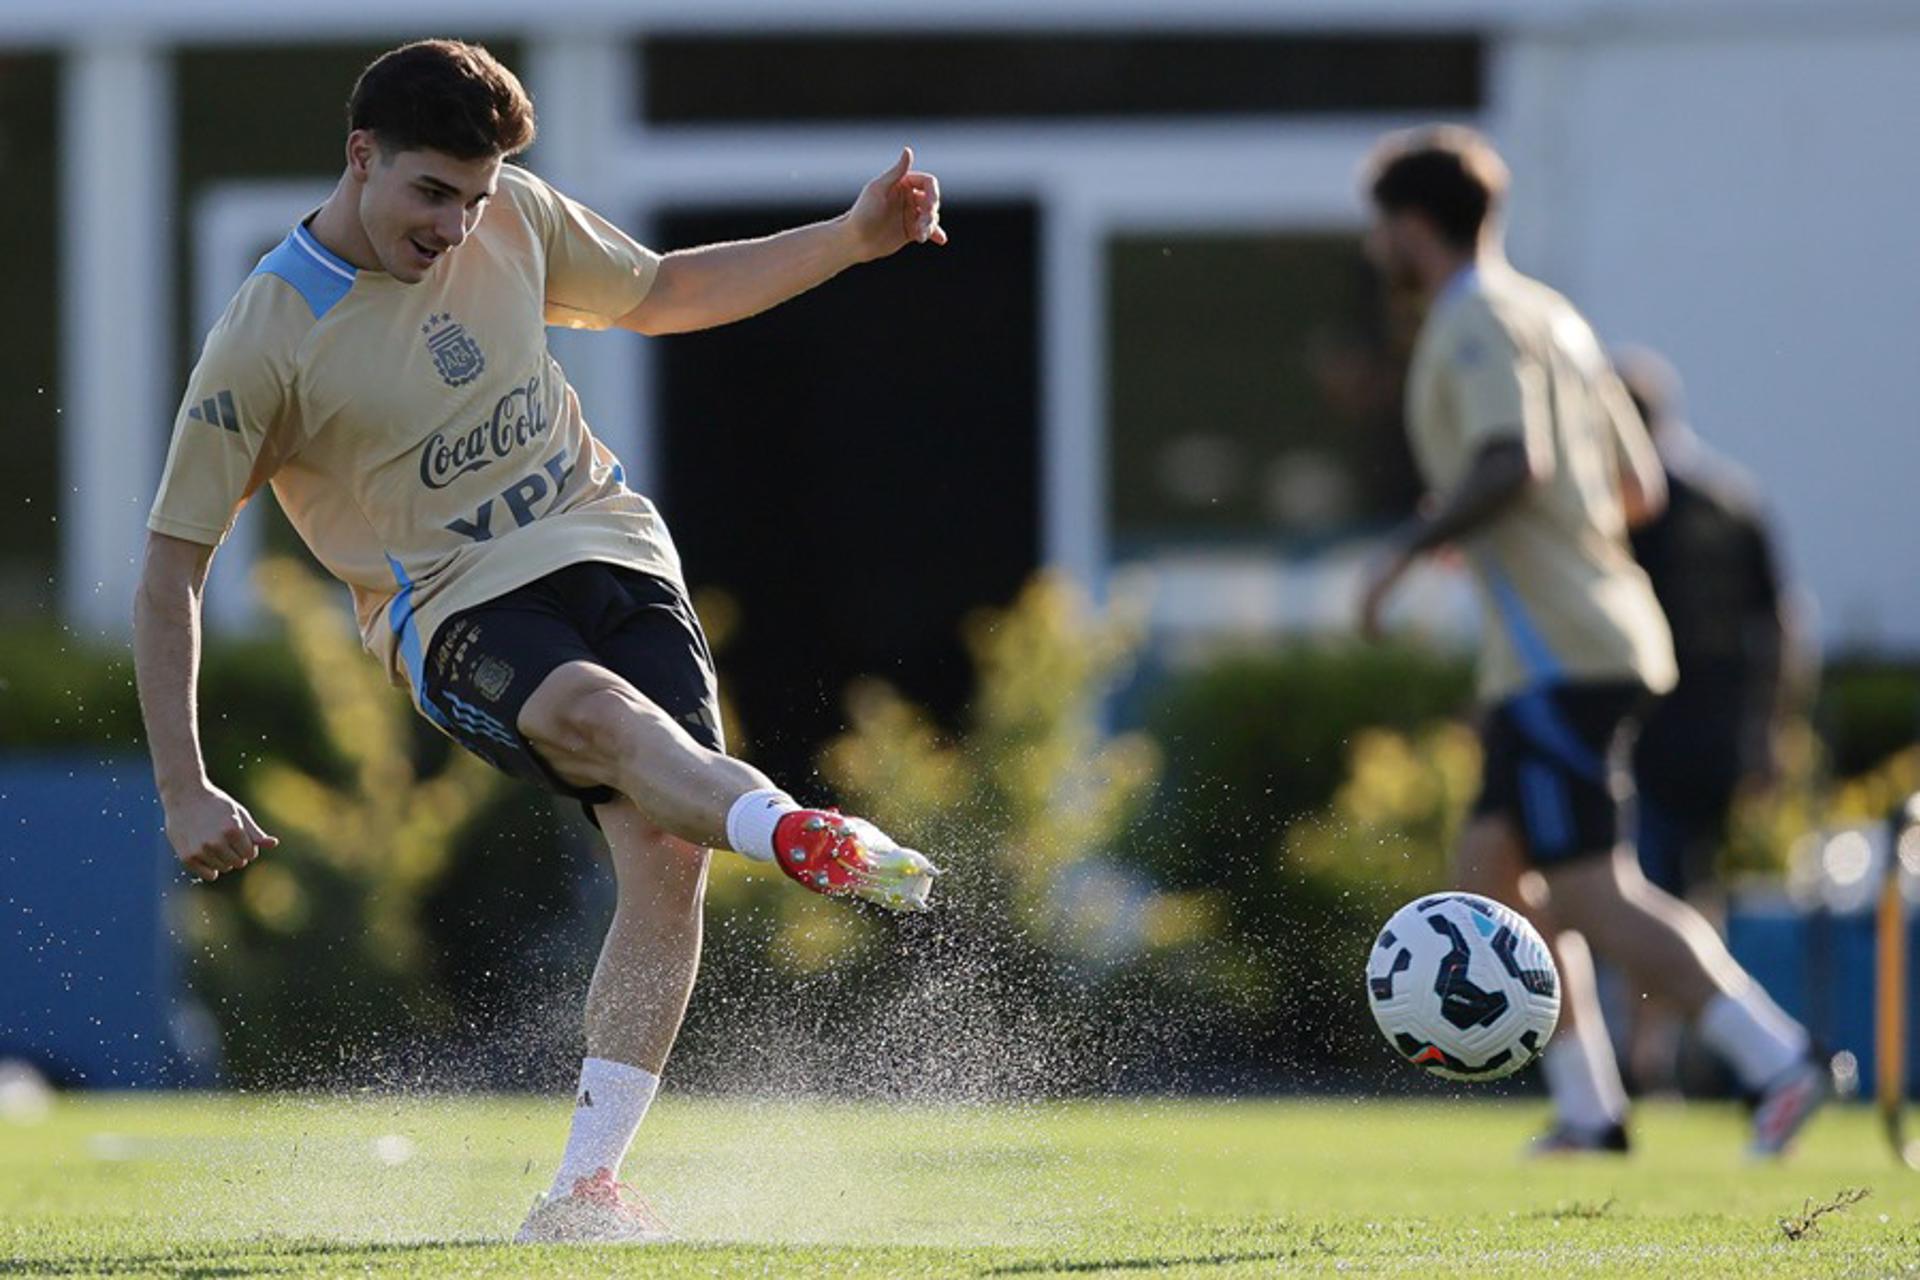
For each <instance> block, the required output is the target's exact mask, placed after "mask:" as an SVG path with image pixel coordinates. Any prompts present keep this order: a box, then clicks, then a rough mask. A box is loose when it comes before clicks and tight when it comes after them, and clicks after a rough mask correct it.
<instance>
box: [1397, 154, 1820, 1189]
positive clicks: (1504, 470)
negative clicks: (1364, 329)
mask: <svg viewBox="0 0 1920 1280" xmlns="http://www.w3.org/2000/svg"><path fill="white" fill-rule="evenodd" d="M1506 186H1507V177H1506V169H1505V166H1504V165H1503V164H1502V163H1501V161H1500V158H1499V156H1498V155H1496V154H1495V153H1494V151H1493V149H1492V147H1491V146H1489V145H1488V144H1487V142H1486V141H1485V140H1484V139H1482V138H1481V137H1480V136H1479V135H1477V134H1475V133H1473V132H1472V131H1470V130H1466V129H1460V128H1454V127H1443V128H1437V129H1429V130H1422V131H1417V132H1414V133H1410V134H1396V135H1392V136H1390V137H1388V138H1387V139H1385V140H1383V141H1382V142H1381V144H1380V145H1379V147H1378V148H1377V149H1376V151H1375V153H1374V155H1373V156H1372V157H1371V159H1370V162H1369V166H1368V171H1367V189H1368V195H1369V197H1370V199H1371V202H1372V206H1373V213H1374V220H1373V227H1372V230H1371V233H1370V235H1369V237H1368V247H1369V251H1370V252H1371V253H1372V255H1373V256H1374V259H1375V261H1376V262H1377V263H1378V264H1379V266H1380V268H1381V270H1382V272H1383V273H1384V275H1385V276H1386V278H1387V281H1388V283H1389V284H1390V285H1392V286H1394V287H1396V288H1403V289H1407V290H1411V291H1413V292H1414V293H1416V294H1418V295H1419V296H1420V297H1422V298H1423V299H1424V300H1425V302H1426V304H1427V315H1426V320H1425V322H1424V324H1423V326H1422V328H1421V332H1420V337H1419V340H1418V342H1417V343H1416V345H1415V348H1414V352H1413V357H1412V364H1411V367H1410V369H1409V371H1408V375H1407V376H1408V392H1407V415H1408V430H1409V433H1410V435H1411V438H1412V441H1413V446H1414V453H1415V456H1416V458H1417V459H1418V461H1419V464H1420V468H1421V471H1422V473H1423V475H1424V476H1425V478H1426V481H1427V485H1428V488H1429V490H1430V494H1431V499H1430V502H1429V504H1428V506H1427V509H1424V510H1423V511H1422V513H1421V514H1419V515H1417V516H1416V517H1414V518H1413V519H1412V520H1410V521H1408V522H1407V524H1406V525H1405V526H1404V527H1403V528H1401V529H1400V530H1399V531H1397V533H1396V534H1395V535H1394V537H1393V538H1392V540H1391V542H1390V544H1389V547H1388V549H1387V550H1386V552H1385V553H1384V554H1383V555H1381V556H1380V557H1379V559H1378V560H1377V561H1376V562H1375V563H1374V564H1373V565H1372V566H1371V567H1370V568H1369V570H1368V574H1367V578H1366V582H1365V584H1364V588H1363V591H1362V596H1361V603H1360V626H1361V629H1362V631H1363V632H1364V633H1365V634H1367V635H1370V636H1374V635H1378V634H1379V631H1380V620H1381V611H1382V608H1383V607H1384V605H1385V602H1386V600H1387V598H1388V596H1389V595H1390V594H1391V592H1392V591H1393V589H1394V587H1395V585H1396V584H1397V583H1398V582H1399V580H1400V578H1401V577H1402V576H1403V575H1404V574H1405V573H1406V571H1407V570H1408V568H1410V567H1411V566H1412V565H1413V564H1414V562H1415V561H1416V560H1418V559H1419V558H1420V557H1421V556H1423V555H1426V554H1427V553H1429V552H1432V551H1434V550H1436V549H1437V548H1440V547H1443V546H1449V545H1452V546H1456V547H1458V548H1459V549H1460V550H1461V551H1462V552H1463V553H1464V555H1465V558H1466V560H1467V561H1468V563H1469V564H1470V565H1471V567H1472V570H1473V576H1474V579H1475V582H1476V585H1477V586H1478V588H1479V591H1480V594H1481V596H1482V598H1483V600H1484V602H1485V605H1486V616H1487V623H1486V628H1485V638H1484V641H1483V649H1482V652H1481V666H1480V696H1481V699H1482V701H1483V703H1484V708H1483V710H1484V716H1485V719H1484V724H1483V730H1482V733H1483V743H1484V747H1485V753H1484V754H1485V765H1484V778H1483V782H1482V790H1481V794H1480V798H1479V800H1478V801H1477V802H1476V804H1475V806H1474V811H1473V815H1472V818H1471V820H1470V821H1469V823H1468V825H1467V827H1466V828H1465V830H1464V831H1463V832H1462V833H1461V837H1460V843H1459V848H1458V849H1457V850H1456V874H1457V877H1458V880H1459V885H1460V887H1461V888H1463V889H1467V890H1470V891H1472V892H1476V893H1481V894H1485V895H1486V896H1488V897H1492V898H1496V899H1499V900H1500V901H1503V902H1507V903H1510V904H1511V905H1513V906H1515V907H1517V908H1519V909H1520V910H1522V911H1524V912H1526V913H1527V914H1528V915H1529V916H1530V917H1531V918H1532V919H1533V920H1534V922H1535V924H1536V925H1537V926H1538V927H1539V928H1540V931H1541V933H1542V934H1543V935H1544V936H1546V937H1547V938H1548V939H1549V940H1550V941H1551V942H1552V944H1553V946H1554V953H1555V958H1556V960H1557V961H1558V963H1559V967H1560V973H1561V978H1562V981H1563V983H1564V991H1563V999H1562V1004H1561V1010H1562V1011H1561V1028H1560V1031H1559V1033H1558V1034H1556V1035H1555V1037H1554V1039H1553V1041H1552V1043H1551V1044H1550V1045H1549V1046H1548V1049H1547V1052H1546V1055H1545V1057H1544V1059H1543V1066H1544V1069H1545V1071H1546V1075H1547V1081H1548V1085H1549V1087H1550V1089H1551V1091H1552V1094H1553V1099H1554V1104H1555V1110H1556V1122H1555V1124H1554V1126H1553V1128H1552V1129H1551V1130H1550V1131H1549V1132H1548V1133H1547V1134H1546V1135H1545V1136H1544V1137H1543V1138H1542V1139H1541V1140H1540V1141H1539V1142H1538V1143H1537V1144H1536V1146H1535V1150H1536V1151H1539V1152H1541V1153H1553V1152H1564V1151H1589V1150H1590V1151H1607V1150H1612V1151H1624V1150H1626V1149H1627V1143H1628V1139H1627V1131H1626V1125H1625V1121H1626V1111H1627V1100H1626V1092H1625V1089H1624V1088H1623V1086H1622V1084H1621V1080H1620V1072H1619V1067H1618V1065H1617V1063H1616V1060H1615V1058H1614V1053H1613V1047H1612V1044H1611V1042H1610V1041H1609V1039H1608V1036H1607V1033H1606V1027H1605V1025H1604V1023H1603V1021H1602V1018H1601V1013H1600V1007H1599V1002H1598V1000H1597V998H1596V996H1595V991H1594V975H1593V964H1592V958H1591V955H1590V953H1589V951H1588V946H1589V944H1590V945H1591V947H1592V949H1593V951H1595V952H1598V953H1599V954H1600V955H1601V956H1602V957H1604V958H1606V959H1609V960H1611V961H1612V962H1614V963H1616V964H1618V965H1620V966H1621V967H1622V968H1623V969H1625V970H1626V971H1627V972H1628V973H1629V974H1630V975H1631V976H1632V978H1633V979H1634V980H1635V981H1636V982H1638V983H1639V984H1640V985H1641V986H1642V987H1643V988H1644V989H1646V990H1648V991H1651V992H1657V993H1659V994H1660V995H1661V996H1662V997H1663V998H1664V999H1666V1000H1668V1001H1670V1002H1671V1003H1672V1004H1673V1005H1674V1006H1675V1007H1677V1008H1679V1009H1681V1010H1682V1011H1683V1012H1684V1013H1685V1014H1686V1015H1687V1016H1688V1017H1690V1018H1692V1019H1695V1020H1696V1021H1697V1024H1698V1026H1699V1028H1700V1032H1701V1035H1702V1037H1703V1038H1704V1039H1705V1040H1706V1042H1707V1043H1708V1044H1710V1045H1711V1046H1713V1047H1714V1048H1715V1049H1716V1050H1717V1051H1718V1052H1720V1053H1721V1054H1722V1055H1723V1056H1724V1057H1725V1058H1726V1059H1727V1060H1728V1062H1729V1064H1730V1065H1731V1066H1732V1067H1733V1069H1734V1071H1735V1072H1736V1073H1737V1074H1738V1075H1739V1077H1740V1079H1741V1080H1742V1082H1743V1083H1744V1084H1745V1085H1746V1086H1747V1087H1748V1088H1750V1089H1751V1090H1752V1091H1753V1092H1754V1094H1755V1096H1756V1097H1757V1099H1758V1107H1757V1109H1756V1111H1755V1115H1754V1127H1753V1150H1754V1151H1755V1152H1756V1153H1759V1154H1777V1153H1778V1152H1780V1151H1782V1150H1783V1149H1784V1148H1785V1147H1786V1145H1787V1144H1788V1142H1789V1141H1790V1140H1791V1139H1792V1138H1793V1136H1794V1134H1795V1133H1796V1132H1798V1130H1799V1129H1800V1127H1801V1126H1802V1125H1803V1124H1804V1123H1805V1122H1806V1120H1807V1119H1808V1117H1809V1116H1811V1115H1812V1114H1813V1112H1814V1111H1815V1110H1816V1109H1817V1108H1818V1106H1819V1105H1820V1103H1821V1102H1822V1101H1823V1100H1824V1099H1825V1098H1826V1097H1827V1094H1828V1090H1829V1083H1828V1080H1827V1076H1826V1073H1825V1071H1824V1070H1823V1069H1822V1068H1821V1067H1819V1066H1818V1065H1817V1064H1816V1063H1815V1062H1814V1061H1813V1058H1812V1056H1811V1053H1810V1049H1809V1044H1808V1038H1807V1034H1806V1032H1805V1030H1804V1029H1803V1028H1802V1027H1801V1026H1800V1025H1799V1024H1798V1023H1796V1022H1794V1021H1793V1020H1792V1019H1791V1018H1789V1017H1787V1016H1786V1014H1785V1013H1783V1012H1782V1011H1781V1010H1780V1009H1779V1007H1778V1006H1776V1005H1775V1004H1774V1003H1773V1001H1772V1000H1770V999H1769V998H1768V997H1767V995H1766V993H1765V992H1764V991H1763V990H1761V989H1760V987H1759V986H1758V984H1756V983H1755V982H1754V981H1753V979H1752V978H1751V977H1749V976H1748V975H1747V973H1746V972H1745V971H1744V970H1742V969H1741V968H1740V966H1739V965H1738V963H1736V962H1735V961H1734V959H1733V957H1732V956H1731V955H1729V954H1728V952H1727V949H1726V947H1725V945H1724V944H1723V943H1722V942H1721V940H1720V937H1719V935H1718V934H1716V933H1715V932H1714V930H1713V928H1712V926H1711V925H1709V924H1708V923H1707V922H1706V921H1705V920H1704V919H1702V918H1701V917H1700V915H1699V913H1698V912H1696V911H1694V910H1693V909H1692V908H1691V907H1689V906H1687V905H1686V904H1685V903H1684V902H1681V901H1679V900H1677V899H1675V898H1673V897H1672V896H1671V895H1669V894H1667V893H1665V892H1663V891H1661V890H1660V889H1658V888H1655V887H1654V886H1653V885H1651V884H1649V883H1648V882H1647V880H1646V879H1645V877H1644V876H1642V875H1641V873H1640V868H1639V864H1638V862H1637V861H1636V860H1635V857H1634V853H1633V849H1632V842H1631V838H1630V833H1627V832H1624V831H1622V830H1621V828H1620V812H1621V801H1622V800H1623V798H1625V796H1626V795H1627V794H1628V793H1629V792H1630V790H1631V781H1630V778H1629V775H1628V772H1627V754H1628V751H1629V749H1630V746H1631V743H1632V740H1633V735H1634V731H1635V729H1636V728H1637V726H1638V723H1639V719H1640V717H1641V716H1642V715H1643V714H1644V712H1645V710H1646V708H1647V706H1648V705H1649V703H1650V702H1651V701H1652V699H1653V698H1654V697H1655V696H1656V695H1659V694H1662V693H1665V692H1667V691H1668V690H1669V689H1671V688H1672V687H1673V685H1674V679H1675V670H1674V657H1673V644H1672V640H1671V638H1670V635H1669V632H1668V629H1667V623H1666V620H1665V618H1664V617H1663V616H1662V615H1661V612H1660V606H1659V604H1658V603H1657V602H1656V600H1655V599H1654V594H1653V590H1652V588H1651V587H1650V586H1649V585H1648V582H1647V577H1646V574H1645V573H1643V572H1642V571H1641V569H1640V568H1639V566H1638V565H1636V564H1635V563H1634V561H1633V557H1632V555H1631V553H1630V551H1629V549H1628V545H1627V527H1628V525H1629V524H1630V523H1636V522H1638V521H1641V520H1644V519H1645V518H1646V517H1647V516H1649V515H1651V514H1652V513H1653V512H1654V511H1657V510H1658V509H1659V507H1660V506H1661V504H1662V502H1663V501H1664V498H1665V486H1664V484H1663V482H1662V477H1661V471H1660V466H1659V462H1658V459H1657V458H1656V457H1655V454H1654V450H1653V445H1652V442H1651V441H1650V440H1649V439H1648V438H1647V434H1646V430H1645V427H1644V426H1643V425H1642V423H1641V421H1640V418H1639V415H1638V414H1637V413H1635V411H1634V408H1633V405H1632V403H1631V401H1630V400H1629V399H1628V397H1627V393H1626V391H1625V389H1624V388H1623V387H1622V386H1621V385H1620V381H1619V379H1618V378H1617V377H1616V376H1615V375H1614V373H1613V370H1612V368H1611V367H1610V366H1609V364H1608V362H1607V358H1606V355H1605V353H1604V352H1603V351H1602V349H1601V347H1600V344H1599V342H1598V340H1597V339H1596V338H1595V337H1594V334H1593V331H1592V329H1591V328H1590V327H1589V326H1588V325H1587V323H1586V321H1585V320H1584V319H1582V318H1581V317H1580V315H1579V313H1578V312H1576V311H1575V310H1574V309H1573V307H1572V306H1571V305H1569V304H1568V302H1567V301H1566V299H1564V298H1562V297H1560V296H1559V295H1558V294H1556V293H1554V292H1553V291H1552V290H1550V289H1548V288H1547V287H1546V286H1544V285H1542V284H1540V283H1538V282H1537V281H1534V280H1531V279H1528V278H1527V277H1525V276H1523V275H1521V274H1519V273H1518V272H1517V271H1515V270H1514V269H1513V268H1512V267H1511V266H1509V265H1508V264H1507V262H1506V258H1505V254H1504V251H1503V248H1502V244H1501V237H1500V227H1499V215H1500V206H1501V203H1502V200H1503V198H1504V196H1505V193H1506Z"/></svg>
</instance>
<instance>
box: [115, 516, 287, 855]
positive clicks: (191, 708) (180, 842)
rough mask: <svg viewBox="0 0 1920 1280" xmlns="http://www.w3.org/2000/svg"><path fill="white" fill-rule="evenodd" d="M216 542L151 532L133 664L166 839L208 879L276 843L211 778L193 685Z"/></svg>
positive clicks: (136, 620) (137, 607) (136, 602)
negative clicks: (202, 603)
mask: <svg viewBox="0 0 1920 1280" xmlns="http://www.w3.org/2000/svg"><path fill="white" fill-rule="evenodd" d="M212 562H213V548H212V547H209V546H205V545H202V544H201V543H197V542H189V541H187V540H185V539H184V538H174V537H169V536H168V535H166V534H163V533H150V534H148V535H147V554H146V560H145V563H144V564H143V565H142V567H141V570H140V588H139V591H138V592H137V593H136V595H135V596H134V604H133V665H134V675H135V678H136V679H137V681H138V682H139V686H140V715H141V717H142V719H144V720H145V721H146V726H147V750H148V752H149V753H150V754H151V755H152V757H153V778H154V782H155V784H156V785H157V786H158V788H159V791H160V803H161V804H162V806H163V807H164V808H165V810H166V820H167V842H168V843H169V844H171V845H172V846H173V851H174V855H175V856H176V857H178V858H179V859H180V861H181V863H182V864H184V865H185V866H186V868H187V869H188V870H189V871H191V872H193V874H194V875H196V876H199V877H200V878H201V879H202V880H217V879H219V878H220V873H221V872H222V871H237V870H239V869H240V868H241V867H244V866H246V865H247V864H248V863H249V862H252V861H253V860H254V859H255V858H256V857H258V856H259V855H260V852H261V850H263V849H271V848H272V847H273V846H274V845H275V844H278V843H279V841H277V840H276V839H275V838H274V837H272V836H270V835H268V834H267V833H266V832H265V831H263V830H261V829H260V825H259V824H258V823H256V822H255V821H254V820H253V815H252V814H250V813H248V812H247V810H246V807H245V806H244V805H242V804H240V802H239V801H237V800H235V799H234V798H233V797H232V796H230V795H228V794H227V793H226V792H224V791H222V790H220V788H218V787H216V786H214V785H213V783H212V782H210V781H208V779H207V770H206V762H205V759H204V757H203V756H202V755H201V753H200V725H199V718H198V710H197V708H196V706H195V699H194V686H195V683H196V681H197V679H198V676H199V670H200V597H201V593H202V591H203V590H204V589H205V587H206V582H207V568H208V566H209V565H211V564H212Z"/></svg>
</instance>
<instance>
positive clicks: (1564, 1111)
mask: <svg viewBox="0 0 1920 1280" xmlns="http://www.w3.org/2000/svg"><path fill="white" fill-rule="evenodd" d="M1454 880H1455V883H1456V884H1458V885H1459V887H1460V888H1462V889H1464V890H1466V891H1467V892H1469V893H1478V894H1480V895H1482V896H1484V897H1488V898H1492V899H1494V900H1495V901H1496V902H1504V903H1506V904H1507V905H1508V906H1511V907H1513V908H1514V909H1515V910H1516V911H1518V912H1520V914H1522V915H1524V916H1525V917H1527V920H1528V922H1529V923H1531V924H1532V925H1533V927H1534V928H1535V929H1538V930H1539V931H1540V936H1541V937H1542V938H1544V939H1546V942H1547V945H1548V947H1550V948H1551V949H1552V951H1553V960H1554V965H1555V967H1556V968H1558V969H1559V971H1560V1023H1559V1026H1558V1027H1557V1028H1556V1029H1555V1031H1554V1035H1553V1039H1552V1040H1551V1041H1549V1042H1548V1044H1547V1049H1546V1052H1545V1054H1543V1055H1542V1057H1541V1060H1540V1067H1541V1070H1542V1071H1543V1072H1545V1073H1546V1077H1547V1087H1548V1090H1549V1092H1550V1093H1551V1094H1552V1096H1553V1103H1554V1111H1555V1116H1556V1121H1555V1124H1554V1127H1553V1128H1552V1129H1551V1130H1550V1131H1549V1132H1548V1133H1547V1134H1546V1135H1545V1136H1544V1137H1542V1138H1541V1139H1539V1141H1537V1142H1536V1143H1535V1145H1534V1148H1533V1150H1534V1151H1535V1152H1536V1153H1538V1154H1543V1155H1545V1154H1555V1153H1559V1152H1566V1151H1622V1150H1625V1149H1626V1130H1625V1120H1626V1111H1627V1092H1626V1087H1625V1085H1624V1084H1622V1083H1621V1080H1620V1067H1619V1064H1618V1063H1617V1062H1616V1061H1615V1059H1614V1054H1613V1045H1612V1042H1611V1041H1610V1040H1608V1038H1607V1028H1606V1022H1605V1020H1604V1018H1603V1016H1602V1014H1601V1012H1600V996H1599V987H1598V984H1597V982H1596V980H1595V978H1594V972H1593V956H1592V954H1591V953H1590V952H1589V951H1588V949H1587V943H1586V941H1585V939H1583V938H1582V937H1581V936H1580V934H1579V933H1578V932H1575V931H1573V930H1570V929H1568V928H1567V927H1566V921H1565V920H1564V919H1562V918H1561V917H1560V916H1559V914H1558V913H1557V912H1556V911H1555V910H1554V899H1553V895H1552V894H1551V892H1550V889H1549V886H1548V884H1547V882H1546V881H1545V880H1543V879H1542V877H1541V876H1540V875H1539V873H1537V872H1534V871H1532V870H1531V869H1529V867H1528V866H1527V861H1526V856H1525V853H1524V850H1523V846H1522V845H1521V842H1520V837H1519V835H1518V833H1517V832H1515V831H1514V829H1513V824H1512V822H1511V821H1510V820H1508V819H1507V818H1505V817H1503V816H1501V815H1499V814H1483V815H1481V816H1478V817H1476V818H1473V819H1472V820H1471V821H1469V822H1468V824H1467V825H1466V827H1465V828H1464V829H1463V830H1462V831H1461V833H1460V840H1459V844H1458V846H1457V847H1456V849H1455V852H1454Z"/></svg>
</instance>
